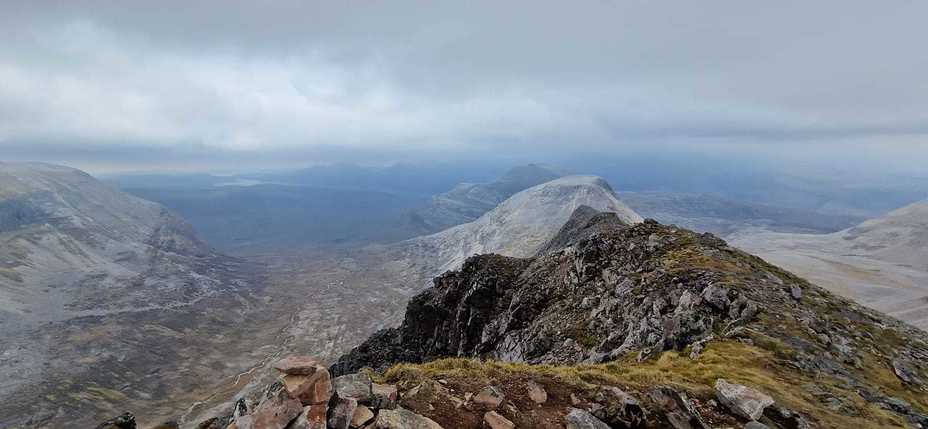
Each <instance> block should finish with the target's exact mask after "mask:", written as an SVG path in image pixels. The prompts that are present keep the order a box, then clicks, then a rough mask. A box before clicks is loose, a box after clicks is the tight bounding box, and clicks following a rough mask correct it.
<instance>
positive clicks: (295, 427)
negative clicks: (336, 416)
mask: <svg viewBox="0 0 928 429" xmlns="http://www.w3.org/2000/svg"><path fill="white" fill-rule="evenodd" d="M327 409H328V406H326V405H325V404H319V405H308V406H306V407H303V411H302V412H301V413H300V415H299V416H297V417H296V420H294V421H293V423H290V426H287V429H326V418H325V414H326V410H327Z"/></svg>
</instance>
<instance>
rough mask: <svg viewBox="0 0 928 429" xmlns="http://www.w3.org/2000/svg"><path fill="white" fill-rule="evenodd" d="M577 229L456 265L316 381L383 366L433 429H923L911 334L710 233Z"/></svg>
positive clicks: (923, 377) (924, 345)
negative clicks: (519, 251) (483, 427)
mask: <svg viewBox="0 0 928 429" xmlns="http://www.w3.org/2000/svg"><path fill="white" fill-rule="evenodd" d="M584 210H585V209H584ZM579 216H580V217H582V216H584V215H582V214H581V215H579ZM586 219H588V220H585V221H584V220H583V219H575V220H576V222H573V224H574V226H571V225H567V226H565V229H564V231H562V232H563V235H566V236H569V237H575V239H567V240H561V242H563V243H567V244H566V246H562V247H561V248H560V249H558V250H553V251H551V252H549V253H547V254H544V255H541V256H536V257H529V258H514V257H507V256H500V255H492V254H491V255H480V256H474V257H471V258H468V259H467V261H466V262H465V263H464V264H463V266H462V267H461V268H460V269H459V270H455V271H449V272H446V273H444V274H442V275H441V276H439V277H438V278H436V279H435V281H434V286H433V287H431V288H429V289H427V290H425V291H424V292H422V293H421V294H419V295H417V296H416V297H414V298H413V299H412V300H411V301H410V303H409V305H408V307H407V310H406V315H405V319H404V321H403V322H402V324H401V325H400V326H398V327H394V328H388V329H385V330H382V331H380V332H378V333H377V334H375V335H373V336H372V337H370V338H369V339H368V340H367V341H365V342H364V343H363V344H361V345H360V346H358V347H357V348H355V349H353V350H352V351H351V352H350V353H348V354H346V355H344V356H343V357H342V358H340V359H339V360H338V361H337V362H336V363H335V364H333V365H332V366H331V368H330V371H331V372H332V373H333V374H334V375H342V374H352V373H354V372H356V371H359V370H361V369H362V368H374V369H375V370H378V371H384V370H386V369H387V368H390V369H389V370H386V372H381V374H383V375H382V376H380V377H379V378H378V380H380V382H387V383H394V384H395V386H396V388H398V389H399V390H400V395H398V398H399V399H398V401H399V405H400V406H401V407H403V408H405V409H408V410H410V411H411V412H414V413H418V414H421V416H424V417H426V418H429V419H432V420H434V421H435V422H437V423H438V424H440V426H441V427H445V428H455V427H475V425H474V424H473V423H471V422H474V421H477V422H480V421H481V420H486V421H488V422H489V421H491V420H492V421H498V420H499V419H498V417H499V416H501V417H503V418H504V419H505V420H507V421H510V422H519V424H520V425H522V426H525V427H558V426H560V425H562V424H564V423H565V422H566V423H567V427H570V428H580V427H590V428H593V427H596V428H599V427H602V428H606V427H613V428H614V427H620V428H629V427H634V428H639V427H651V428H676V429H680V428H708V427H742V425H744V426H743V427H769V428H813V427H822V428H846V427H887V428H888V427H900V428H901V427H924V426H925V425H928V395H926V394H925V392H926V391H928V384H926V381H928V366H926V365H925V362H926V361H928V334H926V333H925V332H922V331H919V330H917V329H914V328H911V327H909V326H908V325H905V324H902V323H899V322H897V321H896V320H894V319H892V318H890V317H886V316H885V315H882V314H880V313H877V312H875V311H873V310H870V309H868V308H865V307H862V306H860V305H858V304H856V303H854V302H852V301H850V300H847V299H844V298H842V297H839V296H836V295H834V294H832V293H830V292H828V291H827V290H825V289H823V288H820V287H818V286H815V285H813V284H811V283H809V282H808V281H806V280H803V279H802V278H799V277H796V276H795V275H792V274H790V273H788V272H786V271H784V270H782V269H779V268H777V267H776V266H773V265H771V264H768V263H766V262H765V261H763V260H761V259H760V258H757V257H755V256H752V255H749V254H747V253H744V252H742V251H740V250H738V249H736V248H733V247H731V246H729V245H727V244H726V243H725V242H724V241H722V240H720V239H718V238H716V237H714V236H712V235H710V234H697V233H693V232H691V231H688V230H685V229H681V228H678V227H673V226H664V225H660V224H658V223H656V222H654V221H650V220H648V221H645V222H643V223H637V224H633V225H627V224H626V225H620V224H616V223H614V222H611V221H608V220H606V219H603V220H602V222H609V223H608V224H605V225H602V226H601V227H596V226H595V225H592V224H590V223H589V222H590V221H589V219H591V218H590V217H589V216H588V215H586ZM583 223H586V227H584V228H579V229H578V228H576V225H578V224H583ZM594 223H595V222H594ZM594 229H595V230H597V231H596V232H591V233H589V234H584V233H580V234H578V233H577V231H583V230H586V231H590V230H594ZM571 231H573V232H571ZM559 235H561V234H559ZM576 240H579V241H576ZM448 358H454V359H448ZM542 364H543V365H542ZM336 380H338V379H336ZM417 386H418V387H417ZM533 386H535V387H533ZM539 386H540V388H541V389H542V391H547V394H546V395H544V396H542V395H540V394H538V391H537V389H538V388H539ZM464 392H471V393H464ZM473 392H479V394H477V395H475V396H471V394H472V393H473ZM528 396H532V397H533V398H534V397H538V398H539V399H538V400H537V401H535V402H533V401H529V400H528ZM495 398H499V399H495ZM506 401H510V402H508V404H509V405H505V406H503V405H501V404H506V403H507V402H506ZM616 401H617V402H616ZM716 401H717V402H716ZM446 404H447V405H446ZM455 404H457V405H455ZM573 408H576V409H579V410H573ZM488 410H490V411H492V410H495V411H494V414H492V415H488V414H489V411H488ZM380 412H381V413H383V411H382V410H381V411H380ZM485 413H486V414H485ZM594 416H595V418H594ZM481 417H482V418H481ZM581 417H582V420H584V421H587V422H588V423H587V424H588V425H586V426H584V425H582V424H579V423H576V420H577V419H578V418H581ZM598 420H603V421H605V422H606V423H608V425H607V424H606V423H604V422H601V421H599V422H598ZM750 420H760V422H761V423H762V424H763V425H765V426H757V424H756V423H752V424H750V425H748V424H747V422H749V421H750ZM572 422H573V423H572ZM436 427H437V426H436ZM494 427H504V426H494ZM506 427H512V426H508V425H507V426H506ZM560 427H563V426H560Z"/></svg>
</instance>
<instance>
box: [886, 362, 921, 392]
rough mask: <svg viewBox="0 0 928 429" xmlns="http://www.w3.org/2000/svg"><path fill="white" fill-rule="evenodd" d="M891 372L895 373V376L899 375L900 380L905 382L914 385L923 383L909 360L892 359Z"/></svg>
mask: <svg viewBox="0 0 928 429" xmlns="http://www.w3.org/2000/svg"><path fill="white" fill-rule="evenodd" d="M893 372H895V373H896V377H899V379H900V380H902V381H903V382H905V383H907V384H912V385H916V386H921V385H922V384H924V382H923V381H922V380H921V379H920V378H918V376H917V375H915V374H916V372H915V368H914V367H913V365H912V364H911V363H910V362H907V361H904V360H902V359H893Z"/></svg>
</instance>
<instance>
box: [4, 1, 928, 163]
mask: <svg viewBox="0 0 928 429" xmlns="http://www.w3.org/2000/svg"><path fill="white" fill-rule="evenodd" d="M265 3H271V4H270V5H266V4H265ZM926 17H928V2H925V1H893V2H876V1H861V2H858V1H847V0H840V1H824V0H821V1H812V2H810V1H807V0H806V1H796V2H792V1H782V0H780V1H775V2H746V1H742V0H737V1H724V2H722V1H699V2H650V1H572V2H563V1H558V2H546V1H529V2H511V1H505V2H499V1H492V2H464V1H459V2H439V1H414V2H400V1H370V0H367V1H333V2H326V3H322V2H309V1H276V2H256V1H229V0H216V1H210V2H206V1H200V2H197V1H168V0H161V1H155V2H148V1H146V2H141V1H138V2H131V1H99V2H92V1H77V0H71V1H41V0H31V1H25V2H16V1H10V0H3V1H2V2H0V28H3V32H2V42H0V159H35V160H46V161H54V162H65V163H71V164H75V165H78V166H84V167H86V168H91V169H98V170H111V169H116V170H131V169H163V168H168V169H172V168H179V169H189V168H210V169H223V168H225V169H227V168H248V167H255V168H259V167H260V168H267V167H269V166H276V165H279V166H287V167H289V166H295V165H300V164H307V163H317V162H329V161H357V162H363V163H371V162H392V161H403V160H411V159H421V160H428V159H448V158H451V157H458V156H462V157H467V158H470V159H479V158H480V157H483V156H490V155H494V154H498V155H499V156H508V155H512V156H515V157H520V154H521V155H524V154H526V153H531V152H535V153H539V154H545V156H553V157H556V156H557V154H570V153H575V152H577V151H592V152H595V151H599V152H621V151H625V150H632V149H635V150H642V149H647V148H660V149H661V150H675V148H681V150H690V151H692V150H696V151H708V152H712V151H715V152H724V151H733V152H746V153H756V154H759V155H760V156H770V157H782V158H783V159H791V158H797V159H799V158H802V157H810V158H814V159H818V160H830V161H831V162H839V163H840V162H843V161H844V160H848V162H851V161H855V162H859V161H860V160H866V159H880V160H882V161H883V165H891V166H892V165H893V164H894V163H898V166H899V167H900V168H906V169H910V170H916V169H918V168H924V165H925V163H926V162H928V143H926V142H928V140H926V139H928V78H926V76H928V54H926V51H925V43H926V41H928V25H925V19H926Z"/></svg>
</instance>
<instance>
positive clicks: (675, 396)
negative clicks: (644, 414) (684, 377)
mask: <svg viewBox="0 0 928 429" xmlns="http://www.w3.org/2000/svg"><path fill="white" fill-rule="evenodd" d="M648 396H649V397H650V398H651V401H652V402H654V404H655V405H656V407H657V409H659V410H661V411H662V412H663V413H664V416H665V417H666V418H667V422H668V423H669V424H670V427H672V428H674V429H709V426H708V425H706V423H705V422H704V421H703V420H702V417H701V416H700V415H699V412H697V411H696V408H695V407H693V404H692V403H690V400H689V398H687V396H686V393H683V392H679V391H677V390H676V389H674V388H672V387H667V386H661V387H657V388H655V389H654V390H651V391H650V392H649V393H648Z"/></svg>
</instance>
